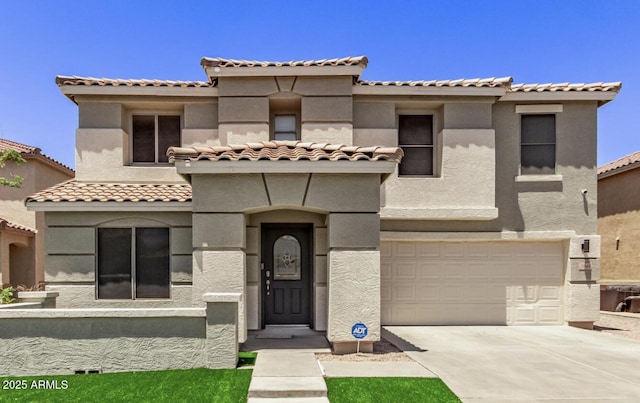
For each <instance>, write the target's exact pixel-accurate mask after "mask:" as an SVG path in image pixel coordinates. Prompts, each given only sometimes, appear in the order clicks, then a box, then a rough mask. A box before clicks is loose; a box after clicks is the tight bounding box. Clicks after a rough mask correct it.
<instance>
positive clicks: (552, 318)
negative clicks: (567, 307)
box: [538, 306, 563, 325]
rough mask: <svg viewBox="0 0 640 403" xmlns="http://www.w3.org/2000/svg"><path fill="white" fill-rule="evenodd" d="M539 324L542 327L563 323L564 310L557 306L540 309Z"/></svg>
mask: <svg viewBox="0 0 640 403" xmlns="http://www.w3.org/2000/svg"><path fill="white" fill-rule="evenodd" d="M538 315H539V316H538V323H539V324H541V325H554V324H557V323H558V322H562V315H563V310H562V309H560V308H559V307H557V306H554V307H546V306H541V307H539V308H538Z"/></svg>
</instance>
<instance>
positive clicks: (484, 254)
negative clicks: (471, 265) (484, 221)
mask: <svg viewBox="0 0 640 403" xmlns="http://www.w3.org/2000/svg"><path fill="white" fill-rule="evenodd" d="M465 249H466V253H465V256H466V257H468V258H474V259H482V258H485V259H486V258H488V257H489V250H488V249H487V247H486V245H485V244H484V243H475V242H469V243H467V244H465Z"/></svg>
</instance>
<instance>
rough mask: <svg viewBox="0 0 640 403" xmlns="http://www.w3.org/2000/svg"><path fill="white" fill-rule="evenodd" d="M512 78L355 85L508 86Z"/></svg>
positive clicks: (363, 83) (364, 83)
mask: <svg viewBox="0 0 640 403" xmlns="http://www.w3.org/2000/svg"><path fill="white" fill-rule="evenodd" d="M512 81H513V78H511V77H502V78H495V77H491V78H471V79H467V78H461V79H459V80H429V81H426V80H422V81H365V80H360V81H358V82H357V83H356V84H357V85H370V86H385V87H391V86H395V87H509V86H510V85H511V82H512Z"/></svg>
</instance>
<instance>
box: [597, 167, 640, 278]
mask: <svg viewBox="0 0 640 403" xmlns="http://www.w3.org/2000/svg"><path fill="white" fill-rule="evenodd" d="M638 184H640V168H635V169H633V170H629V171H626V172H621V173H618V174H616V175H613V176H609V177H604V178H602V179H600V180H599V181H598V233H599V234H600V236H601V237H602V246H601V254H602V262H601V280H602V283H605V284H620V285H624V284H640V264H639V263H638V262H639V261H640V186H638Z"/></svg>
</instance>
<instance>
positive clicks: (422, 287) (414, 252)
mask: <svg viewBox="0 0 640 403" xmlns="http://www.w3.org/2000/svg"><path fill="white" fill-rule="evenodd" d="M562 256H563V248H562V244H561V243H560V242H382V243H381V259H382V261H381V277H382V278H381V293H382V294H381V297H382V300H381V303H382V306H381V308H382V323H383V324H384V325H472V324H487V325H488V324H507V325H560V324H563V315H564V311H563V301H564V293H563V283H564V272H563V267H564V265H563V258H562Z"/></svg>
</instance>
